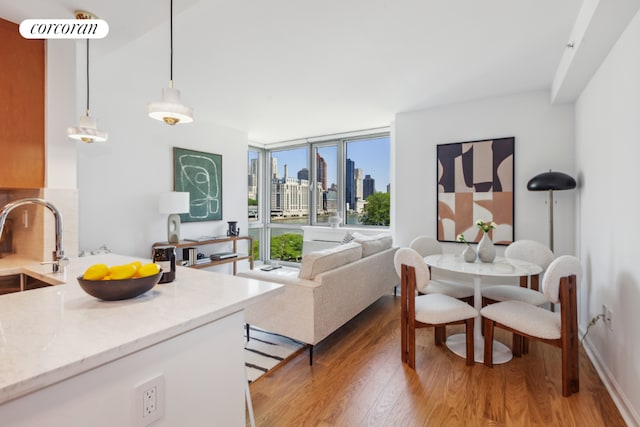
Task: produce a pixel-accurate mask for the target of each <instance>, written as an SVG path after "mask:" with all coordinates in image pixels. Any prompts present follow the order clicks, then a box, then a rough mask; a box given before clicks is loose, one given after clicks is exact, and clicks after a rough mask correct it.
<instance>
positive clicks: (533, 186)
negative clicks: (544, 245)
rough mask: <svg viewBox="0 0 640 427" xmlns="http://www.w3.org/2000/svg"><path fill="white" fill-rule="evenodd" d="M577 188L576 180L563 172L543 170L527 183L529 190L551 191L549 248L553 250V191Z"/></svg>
mask: <svg viewBox="0 0 640 427" xmlns="http://www.w3.org/2000/svg"><path fill="white" fill-rule="evenodd" d="M574 188H576V180H575V179H573V178H572V177H570V176H569V175H567V174H566V173H562V172H552V171H551V170H549V172H543V173H541V174H538V175H536V176H534V177H533V178H531V179H530V180H529V182H528V183H527V190H529V191H548V192H549V249H551V251H552V252H553V192H554V191H557V190H571V189H574Z"/></svg>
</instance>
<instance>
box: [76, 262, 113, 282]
mask: <svg viewBox="0 0 640 427" xmlns="http://www.w3.org/2000/svg"><path fill="white" fill-rule="evenodd" d="M107 274H109V267H107V265H106V264H93V265H92V266H91V267H89V268H87V271H85V272H84V275H83V276H82V278H83V279H85V280H102V279H103V278H104V277H105V276H106V275H107Z"/></svg>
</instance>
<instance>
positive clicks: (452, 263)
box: [424, 254, 542, 364]
mask: <svg viewBox="0 0 640 427" xmlns="http://www.w3.org/2000/svg"><path fill="white" fill-rule="evenodd" d="M424 262H425V263H426V264H427V265H428V266H430V267H434V268H438V269H441V270H446V271H451V272H454V273H461V274H464V275H468V276H470V277H472V278H473V288H474V295H473V306H474V308H475V309H476V310H478V312H480V309H481V308H482V293H481V290H482V278H483V277H520V276H531V275H534V274H540V273H541V272H542V268H541V267H540V266H539V265H537V264H534V263H531V262H527V261H520V260H513V259H507V258H504V257H496V258H495V260H494V261H493V262H481V261H480V260H476V261H475V262H466V261H465V260H464V259H463V258H462V256H460V255H455V254H438V255H429V256H426V257H425V258H424ZM514 286H517V285H514ZM481 322H482V317H481V316H480V314H478V316H477V317H476V318H475V322H474V327H473V339H474V348H475V350H474V351H475V357H474V359H475V361H476V362H480V363H482V362H484V338H483V337H482V325H481ZM465 340H466V338H465V334H454V335H451V336H450V337H448V338H447V341H446V344H447V347H448V348H449V349H450V350H451V351H453V352H454V353H455V354H457V355H458V356H461V357H466V356H467V351H466V344H465ZM512 357H513V354H512V353H511V350H510V349H509V347H507V346H506V345H504V344H503V343H501V342H499V341H494V342H493V363H496V364H497V363H505V362H508V361H509V360H511V358H512Z"/></svg>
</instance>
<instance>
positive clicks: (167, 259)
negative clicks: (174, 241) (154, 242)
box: [151, 245, 176, 283]
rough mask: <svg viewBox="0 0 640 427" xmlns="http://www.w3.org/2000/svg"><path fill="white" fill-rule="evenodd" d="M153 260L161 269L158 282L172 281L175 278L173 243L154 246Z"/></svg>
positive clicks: (174, 249)
mask: <svg viewBox="0 0 640 427" xmlns="http://www.w3.org/2000/svg"><path fill="white" fill-rule="evenodd" d="M152 252H153V253H152V256H151V258H152V259H153V262H155V263H156V264H158V265H159V266H160V268H161V269H162V277H161V278H160V281H159V282H158V283H169V282H173V281H174V280H175V278H176V247H175V246H173V245H164V246H154V247H153V249H152Z"/></svg>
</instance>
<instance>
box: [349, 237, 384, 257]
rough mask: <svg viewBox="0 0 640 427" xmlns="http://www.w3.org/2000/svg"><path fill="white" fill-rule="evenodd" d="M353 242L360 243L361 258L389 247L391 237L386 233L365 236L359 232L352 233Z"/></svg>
mask: <svg viewBox="0 0 640 427" xmlns="http://www.w3.org/2000/svg"><path fill="white" fill-rule="evenodd" d="M353 237H355V239H354V242H356V243H359V244H361V245H362V258H365V257H368V256H369V255H373V254H376V253H378V252H382V251H384V250H386V249H389V248H390V247H391V245H392V244H393V239H392V238H391V236H390V235H389V234H387V233H381V234H376V235H374V236H365V235H364V234H361V233H353Z"/></svg>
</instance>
